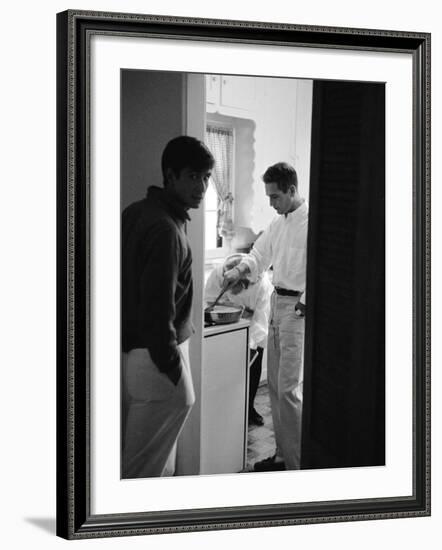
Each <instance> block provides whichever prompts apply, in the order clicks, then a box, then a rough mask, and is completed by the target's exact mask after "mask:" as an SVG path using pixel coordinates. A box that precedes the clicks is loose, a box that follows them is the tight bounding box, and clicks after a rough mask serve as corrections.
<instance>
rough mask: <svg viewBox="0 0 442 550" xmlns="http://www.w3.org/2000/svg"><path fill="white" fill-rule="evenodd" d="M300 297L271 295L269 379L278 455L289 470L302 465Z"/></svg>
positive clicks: (302, 348) (302, 350) (302, 340)
mask: <svg viewBox="0 0 442 550" xmlns="http://www.w3.org/2000/svg"><path fill="white" fill-rule="evenodd" d="M297 302H298V298H296V297H293V296H279V295H277V294H276V293H273V294H272V299H271V310H270V320H269V334H268V341H267V378H268V384H269V395H270V405H271V410H272V419H273V428H274V430H275V439H276V456H277V457H278V458H282V459H283V460H284V462H285V467H286V469H287V470H299V469H300V467H301V429H302V389H303V380H304V329H305V319H304V317H298V316H297V315H296V314H295V305H296V303H297Z"/></svg>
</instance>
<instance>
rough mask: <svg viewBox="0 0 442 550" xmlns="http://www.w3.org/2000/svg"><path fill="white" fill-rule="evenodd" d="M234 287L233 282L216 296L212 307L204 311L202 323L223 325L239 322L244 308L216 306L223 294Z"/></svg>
mask: <svg viewBox="0 0 442 550" xmlns="http://www.w3.org/2000/svg"><path fill="white" fill-rule="evenodd" d="M234 285H235V281H233V282H232V283H230V284H229V285H227V286H226V287H225V288H223V289H222V290H221V292H220V293H219V294H218V296H217V298H216V300H215V301H214V302H213V304H212V305H210V306H209V307H206V309H205V310H204V321H205V322H206V323H214V324H216V325H223V324H227V323H236V322H237V321H239V320H240V318H241V315H242V312H243V311H244V307H242V306H236V305H224V304H223V305H217V304H218V302H219V301H220V299H221V297H222V296H223V294H224V293H225V292H226V291H227V290H229V288H231V287H232V286H234Z"/></svg>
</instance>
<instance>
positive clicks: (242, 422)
mask: <svg viewBox="0 0 442 550" xmlns="http://www.w3.org/2000/svg"><path fill="white" fill-rule="evenodd" d="M249 325H250V322H249V321H247V320H241V321H239V322H237V323H232V324H229V325H216V326H212V327H207V328H205V329H204V342H203V366H202V392H201V396H202V397H201V462H200V473H201V474H223V473H235V472H240V471H242V470H243V469H244V468H245V466H246V459H247V422H248V418H247V413H248V386H249V369H248V353H249Z"/></svg>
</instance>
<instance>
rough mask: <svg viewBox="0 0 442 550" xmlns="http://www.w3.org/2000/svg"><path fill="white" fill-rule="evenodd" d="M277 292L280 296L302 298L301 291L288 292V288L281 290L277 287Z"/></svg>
mask: <svg viewBox="0 0 442 550" xmlns="http://www.w3.org/2000/svg"><path fill="white" fill-rule="evenodd" d="M275 292H276V294H278V296H301V294H302V292H301V291H300V290H287V289H286V288H279V287H278V286H275Z"/></svg>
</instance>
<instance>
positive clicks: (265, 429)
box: [247, 384, 275, 471]
mask: <svg viewBox="0 0 442 550" xmlns="http://www.w3.org/2000/svg"><path fill="white" fill-rule="evenodd" d="M255 409H256V410H257V411H258V412H259V414H261V415H262V416H263V418H264V426H255V425H250V426H249V433H248V445H247V471H251V470H253V465H254V464H255V462H257V461H259V460H262V459H264V458H267V457H268V456H272V455H273V454H274V453H275V438H274V435H273V423H272V413H271V411H270V399H269V391H268V388H267V384H261V385H260V386H259V388H258V391H257V393H256V397H255Z"/></svg>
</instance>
